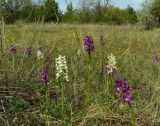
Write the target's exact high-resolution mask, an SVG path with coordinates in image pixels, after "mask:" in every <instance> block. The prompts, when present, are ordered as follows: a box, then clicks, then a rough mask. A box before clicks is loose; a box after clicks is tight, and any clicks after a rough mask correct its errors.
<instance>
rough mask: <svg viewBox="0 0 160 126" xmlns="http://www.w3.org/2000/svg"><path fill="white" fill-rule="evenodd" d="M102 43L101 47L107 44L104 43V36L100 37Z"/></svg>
mask: <svg viewBox="0 0 160 126" xmlns="http://www.w3.org/2000/svg"><path fill="white" fill-rule="evenodd" d="M100 43H101V45H104V44H105V43H104V37H103V35H101V36H100Z"/></svg>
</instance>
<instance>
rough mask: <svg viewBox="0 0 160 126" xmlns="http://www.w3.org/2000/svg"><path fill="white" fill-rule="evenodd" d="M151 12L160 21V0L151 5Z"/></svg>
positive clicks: (155, 0)
mask: <svg viewBox="0 0 160 126" xmlns="http://www.w3.org/2000/svg"><path fill="white" fill-rule="evenodd" d="M151 14H152V15H153V16H154V17H155V19H156V20H158V23H160V0H154V2H153V4H152V6H151Z"/></svg>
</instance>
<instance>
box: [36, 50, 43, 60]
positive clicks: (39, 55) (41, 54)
mask: <svg viewBox="0 0 160 126" xmlns="http://www.w3.org/2000/svg"><path fill="white" fill-rule="evenodd" d="M37 58H38V59H43V53H42V52H41V51H40V50H38V51H37Z"/></svg>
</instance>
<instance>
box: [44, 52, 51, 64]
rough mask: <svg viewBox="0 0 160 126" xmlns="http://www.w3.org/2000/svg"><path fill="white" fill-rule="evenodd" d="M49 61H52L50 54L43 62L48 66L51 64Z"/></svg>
mask: <svg viewBox="0 0 160 126" xmlns="http://www.w3.org/2000/svg"><path fill="white" fill-rule="evenodd" d="M51 61H52V57H51V54H48V55H47V57H46V60H45V62H46V65H47V66H48V65H49V64H50V63H51Z"/></svg>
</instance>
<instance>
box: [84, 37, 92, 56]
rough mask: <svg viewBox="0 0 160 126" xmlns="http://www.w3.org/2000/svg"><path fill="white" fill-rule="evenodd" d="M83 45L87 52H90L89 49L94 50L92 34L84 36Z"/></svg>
mask: <svg viewBox="0 0 160 126" xmlns="http://www.w3.org/2000/svg"><path fill="white" fill-rule="evenodd" d="M84 46H85V48H86V49H87V51H88V53H89V54H90V52H91V51H95V47H94V44H93V38H92V36H86V37H85V38H84Z"/></svg>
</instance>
